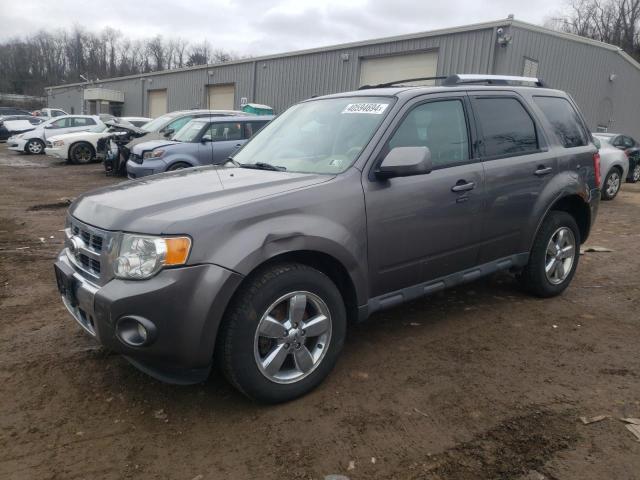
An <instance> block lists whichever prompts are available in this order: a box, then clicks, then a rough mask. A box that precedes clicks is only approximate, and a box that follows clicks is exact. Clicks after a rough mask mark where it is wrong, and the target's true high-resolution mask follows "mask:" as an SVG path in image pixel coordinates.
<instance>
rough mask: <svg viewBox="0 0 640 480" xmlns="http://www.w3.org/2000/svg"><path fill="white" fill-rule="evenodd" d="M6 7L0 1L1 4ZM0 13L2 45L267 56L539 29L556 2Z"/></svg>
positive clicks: (227, 2) (164, 2) (101, 3)
mask: <svg viewBox="0 0 640 480" xmlns="http://www.w3.org/2000/svg"><path fill="white" fill-rule="evenodd" d="M4 2H7V0H0V3H4ZM10 5H11V6H10V8H9V7H8V5H2V6H0V40H3V39H6V38H8V37H14V36H16V35H18V36H19V35H25V34H32V33H35V32H37V31H38V30H40V29H46V30H55V29H56V28H69V27H72V26H73V25H74V23H75V24H79V25H81V26H83V27H85V28H86V29H88V30H100V29H101V28H103V27H105V26H111V27H113V28H116V29H118V30H120V31H121V33H122V34H123V35H125V36H128V37H131V38H144V37H151V36H155V35H158V34H159V35H162V36H164V37H166V38H169V37H172V36H173V37H175V36H179V37H183V38H185V39H187V40H190V41H192V42H201V41H202V40H203V39H205V38H206V39H208V40H209V41H210V42H211V44H212V45H213V46H214V47H215V48H222V49H224V50H228V51H232V52H235V53H237V54H244V55H247V54H251V55H264V54H271V53H279V52H286V51H290V50H299V49H304V48H311V47H319V46H326V45H333V44H337V43H344V42H351V41H358V40H367V39H371V38H378V37H385V36H390V35H399V34H405V33H414V32H421V31H425V30H432V29H437V28H446V27H453V26H459V25H466V24H470V23H478V22H483V21H489V20H497V19H500V18H506V17H507V15H508V14H510V13H513V14H514V15H515V17H516V19H518V20H522V21H526V22H531V23H537V24H542V23H543V22H544V20H545V19H546V18H548V17H550V16H553V15H555V14H557V12H558V10H559V6H561V5H562V1H561V0H560V1H558V0H536V1H532V0H494V1H489V2H482V1H478V0H313V1H310V0H271V1H268V0H154V1H153V2H148V1H144V2H143V1H137V0H131V1H130V0H124V1H113V0H84V1H83V0H20V1H12V2H10Z"/></svg>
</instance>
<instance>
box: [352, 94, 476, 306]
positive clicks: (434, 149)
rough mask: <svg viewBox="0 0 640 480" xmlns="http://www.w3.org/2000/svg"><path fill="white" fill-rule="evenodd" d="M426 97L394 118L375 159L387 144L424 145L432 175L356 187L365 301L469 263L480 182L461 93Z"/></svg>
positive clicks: (473, 252) (371, 180)
mask: <svg viewBox="0 0 640 480" xmlns="http://www.w3.org/2000/svg"><path fill="white" fill-rule="evenodd" d="M428 98H429V100H425V99H424V98H423V99H417V100H416V101H414V102H412V103H411V104H409V105H407V106H406V107H405V108H404V110H403V111H402V112H401V113H400V115H399V117H400V118H401V120H399V121H398V123H397V125H398V126H397V127H396V128H395V130H394V131H393V133H392V134H390V136H389V138H388V140H387V141H386V143H385V144H384V147H383V148H382V150H381V152H380V155H378V157H377V158H378V160H377V162H378V163H379V162H380V161H382V158H383V157H384V155H385V153H386V152H388V151H390V150H391V149H392V148H394V147H403V146H426V147H428V148H429V149H430V151H431V158H432V161H433V171H432V172H431V173H428V174H425V175H416V176H411V177H399V178H392V179H389V180H377V179H374V178H372V177H368V178H367V179H366V180H365V181H364V182H363V186H364V189H365V202H366V211H367V225H368V227H367V228H368V259H369V275H370V279H371V292H370V296H371V297H375V296H379V295H381V294H383V293H387V292H392V291H395V290H399V289H402V288H406V287H408V286H411V285H415V284H418V283H422V282H426V281H429V280H433V279H436V278H438V277H442V276H445V275H448V274H451V273H455V272H458V271H461V270H464V269H466V268H470V267H472V266H474V265H475V263H476V259H477V255H478V249H479V247H478V241H479V237H480V227H481V214H482V196H483V188H484V180H483V170H482V165H481V163H479V162H478V161H476V160H475V159H474V155H473V154H472V149H471V144H472V142H471V140H472V138H471V134H470V131H471V129H470V122H469V116H468V114H467V112H468V111H469V105H468V100H467V99H466V95H465V94H464V93H459V94H456V93H453V94H452V93H449V94H446V95H445V94H443V95H442V96H433V95H430V96H429V97H428ZM374 168H375V166H374Z"/></svg>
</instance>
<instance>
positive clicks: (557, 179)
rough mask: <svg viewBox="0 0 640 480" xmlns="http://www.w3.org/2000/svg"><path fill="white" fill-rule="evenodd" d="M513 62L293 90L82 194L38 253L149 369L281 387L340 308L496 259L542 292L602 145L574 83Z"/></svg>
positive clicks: (341, 325)
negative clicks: (238, 134)
mask: <svg viewBox="0 0 640 480" xmlns="http://www.w3.org/2000/svg"><path fill="white" fill-rule="evenodd" d="M514 80H515V81H516V82H517V83H518V85H517V86H515V85H514V84H513V81H514ZM527 81H528V80H524V79H520V80H519V79H518V78H515V79H513V78H501V77H487V76H484V77H474V76H465V75H457V76H453V77H450V78H448V79H446V80H445V81H444V82H443V85H442V86H440V87H422V86H421V87H410V86H386V85H383V86H380V87H379V88H368V89H365V90H360V91H357V92H348V93H341V94H336V95H329V96H324V97H320V98H314V99H310V100H308V101H304V102H302V103H299V104H297V105H294V106H293V107H291V108H289V109H288V110H287V111H286V112H284V113H283V114H282V115H280V116H279V117H277V118H276V119H275V120H273V121H272V122H271V123H269V124H268V125H267V126H266V127H265V128H263V129H262V130H261V131H260V132H259V133H258V134H257V135H255V136H254V137H253V138H252V139H251V140H250V141H249V142H247V143H246V144H245V145H244V147H243V148H242V149H240V150H239V151H238V152H237V153H236V154H235V156H234V158H233V159H231V160H229V162H227V163H226V164H225V165H221V166H208V167H198V168H192V169H187V170H180V171H177V172H168V173H164V174H160V175H155V176H152V177H147V178H144V179H141V180H136V181H131V182H127V183H122V184H119V185H116V186H113V187H107V188H103V189H100V190H96V191H93V192H90V193H87V194H85V195H83V196H81V197H79V198H78V199H77V200H76V201H75V202H74V203H73V204H72V205H71V207H70V208H69V214H68V218H67V225H66V246H65V248H64V250H63V251H62V252H61V253H60V255H59V257H58V259H57V261H56V262H55V271H56V277H57V281H58V286H59V290H60V292H61V294H62V300H63V302H64V304H65V305H66V307H67V308H68V309H69V311H70V312H71V314H72V315H73V317H74V318H75V319H76V321H77V322H78V323H79V324H80V325H81V326H82V328H84V329H85V330H86V331H87V332H88V333H89V335H91V336H93V337H95V338H96V340H97V341H98V342H100V343H101V344H103V345H105V346H106V347H107V348H109V349H111V350H114V351H116V352H120V353H121V354H123V355H124V356H125V357H126V358H127V359H128V360H129V361H130V362H131V363H132V364H134V365H135V366H137V367H138V368H140V369H141V370H143V371H145V372H147V373H148V374H150V375H152V376H154V377H156V378H159V379H162V380H164V381H167V382H173V383H183V384H185V383H195V382H200V381H203V380H204V379H206V378H207V376H208V374H209V372H210V370H211V368H212V366H213V365H217V366H219V367H220V368H221V369H222V371H223V372H224V373H225V375H226V376H227V378H228V379H229V380H230V382H231V383H232V384H233V385H235V386H236V387H237V388H238V389H239V390H240V391H241V392H243V393H244V394H246V395H248V396H249V397H251V398H254V399H257V400H260V401H264V402H280V401H286V400H290V399H292V398H295V397H297V396H300V395H302V394H304V393H306V392H308V391H309V390H311V389H312V388H314V387H315V386H316V385H318V384H319V383H320V382H321V381H322V380H323V379H324V378H325V377H326V376H327V375H328V373H329V372H330V371H331V369H332V368H333V366H334V365H335V363H336V360H337V358H338V355H339V353H340V350H341V349H342V346H343V343H344V339H345V332H346V328H347V323H348V321H358V320H363V319H365V318H367V317H368V316H370V315H371V314H372V313H374V312H377V311H379V310H381V309H385V308H389V307H393V306H395V305H398V304H400V303H402V302H406V301H409V300H412V299H415V298H418V297H421V296H423V295H429V294H432V293H434V292H437V291H439V290H442V289H445V288H448V287H451V286H454V285H458V284H462V283H464V282H469V281H472V280H475V279H477V278H479V277H482V276H484V275H487V274H491V273H493V272H496V271H499V270H510V271H511V272H513V274H514V275H516V276H517V277H518V279H519V280H520V282H521V283H522V285H523V287H524V288H525V289H527V290H528V291H530V292H531V293H533V294H534V295H537V296H540V297H551V296H554V295H558V294H560V293H561V292H563V291H564V289H565V288H567V286H568V285H569V283H570V282H571V279H572V278H573V276H574V274H575V271H576V267H577V265H578V260H579V255H578V252H579V247H580V244H581V242H583V241H584V240H585V239H586V238H587V236H588V235H589V230H590V228H591V225H592V223H593V222H594V219H595V216H596V212H597V207H598V202H599V198H600V192H599V190H598V187H597V186H598V185H599V178H598V176H599V175H600V173H599V157H598V152H597V149H596V147H595V146H594V144H593V141H592V138H591V135H590V133H589V132H588V130H587V128H586V126H585V122H584V120H583V118H582V117H581V115H580V113H579V111H578V108H577V106H576V105H575V103H574V102H573V100H572V99H571V98H570V97H569V96H568V95H567V94H566V93H564V92H561V91H558V90H552V89H547V88H543V87H541V86H525V85H523V84H525V83H526V82H527Z"/></svg>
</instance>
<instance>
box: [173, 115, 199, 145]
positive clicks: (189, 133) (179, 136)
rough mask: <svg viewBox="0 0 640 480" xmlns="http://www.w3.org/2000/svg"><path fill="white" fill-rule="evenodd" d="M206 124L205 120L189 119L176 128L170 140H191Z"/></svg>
mask: <svg viewBox="0 0 640 480" xmlns="http://www.w3.org/2000/svg"><path fill="white" fill-rule="evenodd" d="M206 124H207V121H206V120H191V121H190V122H189V123H187V124H186V125H185V126H184V127H182V128H181V129H180V130H178V132H177V133H176V134H175V135H174V136H173V138H172V139H171V140H175V141H176V142H193V141H194V140H195V139H196V138H197V137H198V135H199V134H200V132H201V131H202V129H203V128H204V126H205V125H206Z"/></svg>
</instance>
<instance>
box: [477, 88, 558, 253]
mask: <svg viewBox="0 0 640 480" xmlns="http://www.w3.org/2000/svg"><path fill="white" fill-rule="evenodd" d="M470 98H471V104H472V106H473V112H474V117H475V120H476V124H477V128H478V136H479V140H478V147H479V148H478V150H479V152H480V155H481V159H482V164H483V167H484V174H485V191H486V197H485V202H484V203H485V204H484V221H483V228H482V246H481V248H480V253H479V257H478V263H479V264H483V263H487V262H490V261H492V260H496V259H499V258H503V257H507V256H510V255H514V254H517V253H523V252H522V249H523V245H524V244H526V243H527V242H526V241H525V236H526V235H528V234H527V231H528V226H529V222H530V218H531V216H532V214H533V212H534V208H535V206H536V200H537V199H538V197H539V195H540V193H541V192H542V191H543V190H544V188H545V186H546V185H547V183H548V182H549V181H550V180H551V178H552V177H553V175H554V173H556V172H557V169H558V165H557V160H556V158H555V156H554V154H553V153H552V152H551V151H549V148H548V144H547V140H546V138H545V137H544V134H543V133H542V129H541V128H540V126H539V123H538V120H537V119H536V117H535V115H534V114H533V112H532V111H531V109H530V108H529V107H528V106H527V104H526V103H525V101H524V99H523V98H522V97H521V96H520V95H518V94H517V93H515V92H497V91H492V92H490V93H489V92H488V93H486V94H480V93H471V94H470Z"/></svg>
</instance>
